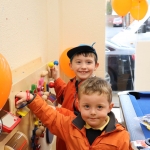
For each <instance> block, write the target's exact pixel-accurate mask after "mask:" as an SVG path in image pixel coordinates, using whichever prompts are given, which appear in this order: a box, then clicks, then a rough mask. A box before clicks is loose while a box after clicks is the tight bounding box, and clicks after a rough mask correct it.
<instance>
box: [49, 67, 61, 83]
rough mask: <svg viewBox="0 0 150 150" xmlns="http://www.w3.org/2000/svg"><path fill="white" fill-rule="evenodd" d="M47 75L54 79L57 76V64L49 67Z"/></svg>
mask: <svg viewBox="0 0 150 150" xmlns="http://www.w3.org/2000/svg"><path fill="white" fill-rule="evenodd" d="M48 71H49V77H51V78H53V79H54V80H56V79H58V78H59V69H58V66H57V65H54V67H53V68H49V69H48Z"/></svg>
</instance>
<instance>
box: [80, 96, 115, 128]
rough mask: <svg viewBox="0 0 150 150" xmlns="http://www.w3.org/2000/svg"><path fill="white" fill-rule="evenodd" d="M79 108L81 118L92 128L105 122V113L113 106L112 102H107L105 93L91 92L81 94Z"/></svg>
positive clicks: (98, 126)
mask: <svg viewBox="0 0 150 150" xmlns="http://www.w3.org/2000/svg"><path fill="white" fill-rule="evenodd" d="M79 108H80V112H81V116H82V118H83V120H84V121H85V122H86V123H87V124H88V125H90V126H91V127H92V128H100V127H102V126H103V125H104V124H105V123H106V119H107V114H108V113H109V112H110V111H111V109H112V108H113V103H111V104H110V103H109V102H108V98H107V95H105V94H101V95H99V94H98V93H93V94H91V95H85V94H83V95H81V98H80V100H79Z"/></svg>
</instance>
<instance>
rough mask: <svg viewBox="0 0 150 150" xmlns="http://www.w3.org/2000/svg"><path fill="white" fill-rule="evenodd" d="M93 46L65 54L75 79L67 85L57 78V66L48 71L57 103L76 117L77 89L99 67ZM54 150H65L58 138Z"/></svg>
mask: <svg viewBox="0 0 150 150" xmlns="http://www.w3.org/2000/svg"><path fill="white" fill-rule="evenodd" d="M93 45H94V44H93ZM93 45H92V46H89V45H80V46H78V47H74V48H72V49H70V50H69V51H68V52H67V56H68V57H69V59H70V64H68V65H70V68H71V69H72V70H73V71H74V73H75V77H74V78H73V79H70V81H69V82H68V83H67V84H66V83H65V82H64V81H63V80H62V79H61V78H60V77H59V72H58V68H57V66H55V67H54V68H53V69H50V71H51V74H52V78H54V81H55V87H54V88H55V92H56V97H57V102H58V103H59V104H61V105H62V107H63V108H66V109H68V110H71V111H73V112H74V113H75V114H76V115H77V113H78V112H79V108H78V96H77V94H78V93H77V92H78V87H79V85H80V83H81V82H82V81H83V80H85V79H87V78H90V77H92V76H94V71H95V70H96V69H97V68H98V66H99V63H98V56H97V53H96V51H95V49H94V48H93ZM57 110H58V109H57ZM58 111H59V112H60V113H62V114H64V115H69V114H68V113H66V112H67V111H64V110H63V109H60V110H58ZM70 115H71V114H70ZM56 150H66V146H65V142H64V141H63V140H62V139H59V138H58V137H57V139H56Z"/></svg>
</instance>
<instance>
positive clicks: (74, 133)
mask: <svg viewBox="0 0 150 150" xmlns="http://www.w3.org/2000/svg"><path fill="white" fill-rule="evenodd" d="M29 108H30V109H31V110H32V112H33V113H34V114H35V115H36V116H37V117H38V118H39V119H40V120H41V121H42V123H43V124H44V125H45V126H46V127H47V128H48V129H49V130H50V131H51V133H53V134H55V135H56V136H58V137H59V138H61V139H63V140H64V141H65V143H66V147H67V150H89V149H91V150H132V148H131V144H130V136H129V133H128V132H127V131H126V129H125V128H124V127H123V126H122V125H120V124H119V123H117V122H116V119H115V116H114V114H113V113H112V112H110V113H109V117H110V121H109V123H108V125H107V126H106V127H105V130H104V131H102V132H101V133H100V134H99V135H96V134H95V132H94V131H89V132H88V133H89V135H88V136H87V130H88V129H85V127H84V125H85V122H84V120H83V119H82V118H81V115H80V113H79V114H78V116H76V115H72V116H65V115H63V114H61V113H59V112H58V111H56V110H55V109H54V108H52V107H50V106H49V105H48V104H47V103H46V102H45V101H44V100H43V99H42V98H41V97H40V96H39V95H37V96H35V98H34V100H33V101H32V102H31V103H30V104H29ZM64 109H65V108H64ZM93 134H94V136H95V137H94V138H93V139H92V140H91V139H90V136H92V135H93Z"/></svg>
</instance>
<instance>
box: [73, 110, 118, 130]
mask: <svg viewBox="0 0 150 150" xmlns="http://www.w3.org/2000/svg"><path fill="white" fill-rule="evenodd" d="M108 116H109V117H110V121H109V123H108V125H107V127H106V129H105V132H110V131H113V130H115V129H116V126H115V124H116V118H115V115H114V113H113V112H112V111H111V112H110V113H109V114H108ZM72 123H73V125H75V126H76V127H77V128H78V129H79V130H81V129H82V128H83V127H84V125H85V121H84V120H83V119H82V117H81V113H79V114H78V116H77V117H76V118H75V119H74V120H73V121H72Z"/></svg>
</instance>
